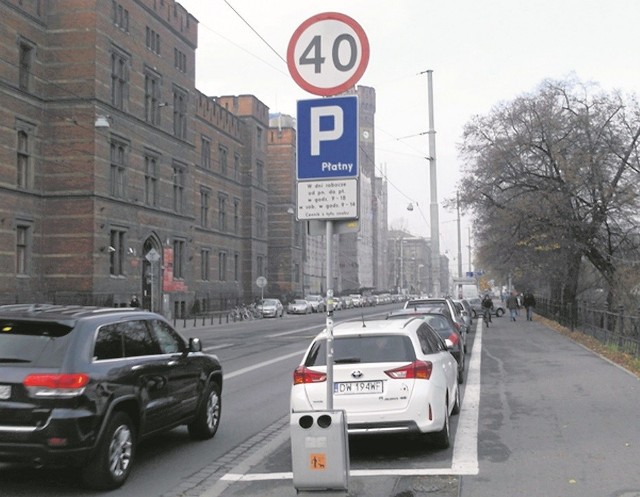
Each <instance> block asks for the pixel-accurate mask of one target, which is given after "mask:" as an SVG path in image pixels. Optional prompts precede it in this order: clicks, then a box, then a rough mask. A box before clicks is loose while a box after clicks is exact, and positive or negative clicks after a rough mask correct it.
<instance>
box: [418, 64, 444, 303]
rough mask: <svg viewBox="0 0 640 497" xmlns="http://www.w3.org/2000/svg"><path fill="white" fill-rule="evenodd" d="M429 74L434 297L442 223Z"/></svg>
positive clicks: (430, 74)
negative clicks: (440, 218) (440, 220)
mask: <svg viewBox="0 0 640 497" xmlns="http://www.w3.org/2000/svg"><path fill="white" fill-rule="evenodd" d="M424 72H426V73H427V82H428V93H429V131H428V132H427V133H428V134H429V157H428V159H429V182H430V192H431V205H430V207H431V271H432V274H433V296H434V297H439V296H440V293H441V292H440V222H439V220H438V177H437V171H436V130H435V128H434V124H433V71H432V70H430V69H429V70H427V71H424ZM424 72H423V73H421V74H424Z"/></svg>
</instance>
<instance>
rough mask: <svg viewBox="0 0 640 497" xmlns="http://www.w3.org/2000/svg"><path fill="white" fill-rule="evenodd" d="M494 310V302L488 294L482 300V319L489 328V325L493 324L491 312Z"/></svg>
mask: <svg viewBox="0 0 640 497" xmlns="http://www.w3.org/2000/svg"><path fill="white" fill-rule="evenodd" d="M492 310H493V300H491V297H489V294H488V293H487V294H486V295H485V296H484V298H483V299H482V318H483V319H484V324H485V326H486V327H487V328H488V327H489V323H490V322H491V311H492Z"/></svg>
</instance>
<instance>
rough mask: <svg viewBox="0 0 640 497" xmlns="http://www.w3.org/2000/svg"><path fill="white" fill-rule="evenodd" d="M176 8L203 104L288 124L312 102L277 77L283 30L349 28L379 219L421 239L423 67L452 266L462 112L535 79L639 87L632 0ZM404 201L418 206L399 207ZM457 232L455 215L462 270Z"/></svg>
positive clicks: (335, 0)
mask: <svg viewBox="0 0 640 497" xmlns="http://www.w3.org/2000/svg"><path fill="white" fill-rule="evenodd" d="M180 3H181V4H182V5H183V6H184V7H185V8H186V9H187V10H188V11H189V12H190V13H191V14H193V15H194V16H195V17H196V18H197V19H198V21H199V30H198V32H199V39H198V50H197V52H196V56H197V62H196V64H197V65H196V87H197V88H198V89H199V90H200V91H202V92H203V93H205V94H207V95H211V96H218V95H241V94H252V95H255V96H256V97H258V98H259V99H260V100H261V101H262V102H264V103H265V104H266V105H267V106H268V107H269V108H270V109H271V112H282V113H285V114H290V115H292V116H295V114H296V102H297V101H298V100H303V99H310V98H319V97H317V96H316V95H312V94H310V93H307V92H306V91H304V90H302V89H301V88H300V87H299V86H298V85H297V84H296V83H295V82H294V80H293V78H292V77H291V75H290V74H289V71H288V69H287V65H286V51H287V46H288V44H289V41H290V39H291V36H292V35H293V33H294V31H295V30H296V29H297V28H298V26H300V24H302V23H303V22H304V21H305V20H307V19H308V18H310V17H311V16H314V15H316V14H320V13H323V12H339V13H342V14H346V15H348V16H350V17H352V18H353V19H354V20H356V21H357V22H358V23H359V24H360V25H361V26H362V28H363V29H364V32H365V33H366V35H367V37H368V40H369V44H370V50H371V51H370V60H369V65H368V67H367V70H366V71H365V73H364V75H363V76H362V78H361V79H360V81H359V83H358V84H361V85H365V86H370V87H373V88H375V90H376V99H377V109H376V130H375V137H376V152H375V153H376V158H375V160H376V166H377V169H378V172H377V174H378V176H382V175H385V174H386V177H387V179H388V182H389V184H388V190H389V222H390V224H391V225H392V226H395V227H397V226H399V225H400V226H404V227H405V228H407V229H408V230H409V231H411V232H412V233H413V234H414V235H417V236H424V237H429V236H430V227H429V226H430V224H429V204H430V197H429V188H430V187H429V163H428V161H427V160H426V159H425V157H426V156H427V155H428V152H429V150H428V138H427V136H426V135H420V134H421V133H424V132H426V131H427V130H428V100H427V77H426V75H419V73H421V72H422V71H425V70H427V69H430V70H433V88H434V113H435V115H434V117H435V130H436V164H437V171H438V173H437V174H438V200H439V204H440V206H441V207H440V211H439V217H440V236H441V239H440V247H441V251H442V252H444V251H445V250H447V251H448V252H449V256H450V258H451V259H452V269H454V267H457V262H455V261H453V258H455V257H456V256H457V253H458V248H457V247H458V240H457V230H456V222H455V220H456V213H455V212H450V211H446V210H445V209H444V208H443V207H442V202H443V201H444V200H445V199H447V198H450V197H452V196H455V190H456V184H457V181H458V180H459V178H460V174H459V169H460V163H459V161H458V154H457V143H459V141H460V139H461V134H462V129H463V126H464V125H465V123H466V122H467V121H468V120H469V119H470V118H471V117H472V116H473V115H475V114H486V113H488V112H490V110H491V108H492V107H493V106H494V105H496V104H498V103H500V102H504V101H510V100H512V99H513V98H515V97H516V96H518V95H520V94H523V93H528V92H531V91H534V90H535V89H536V88H537V86H538V85H539V84H540V83H541V82H542V81H543V80H544V79H547V78H552V79H565V78H567V77H569V76H571V75H575V76H576V77H577V78H579V79H580V80H582V81H585V82H587V81H590V82H595V83H598V84H600V85H601V86H602V87H603V89H605V90H607V91H612V90H614V89H620V90H623V91H628V92H636V91H637V89H640V62H639V57H638V55H637V53H638V47H639V46H640V43H639V42H640V29H638V23H640V1H639V0H608V1H605V0H529V1H528V2H524V1H521V0H322V1H313V0H226V1H225V0H181V1H180ZM231 7H233V9H232V8H231ZM234 9H235V11H237V13H236V12H234ZM240 16H241V17H242V18H241V17H240ZM243 19H244V21H243ZM245 21H246V22H245ZM249 25H250V27H249ZM252 29H253V30H252ZM254 31H255V32H254ZM256 33H257V34H256ZM258 35H259V36H258ZM260 37H262V38H263V39H264V41H263V40H261V39H260ZM416 135H417V136H416ZM409 202H413V203H414V205H415V204H416V203H417V204H418V208H414V210H413V211H411V212H409V211H407V210H406V206H407V205H408V203H409ZM468 226H469V222H468V219H463V223H462V246H463V249H462V252H463V257H462V259H463V270H465V271H466V270H468V264H469V261H468V255H467V254H468V251H467V248H466V247H467V246H468V244H469V239H468V230H467V227H468ZM471 244H472V245H473V241H472V242H471ZM476 269H477V268H476Z"/></svg>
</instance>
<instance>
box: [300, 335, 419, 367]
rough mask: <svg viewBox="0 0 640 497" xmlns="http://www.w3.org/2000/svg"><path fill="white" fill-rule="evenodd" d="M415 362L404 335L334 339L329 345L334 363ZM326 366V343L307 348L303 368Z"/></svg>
mask: <svg viewBox="0 0 640 497" xmlns="http://www.w3.org/2000/svg"><path fill="white" fill-rule="evenodd" d="M415 359H416V354H415V351H414V350H413V345H412V344H411V340H410V339H409V337H408V336H404V335H371V336H357V337H338V338H335V339H334V342H333V362H334V363H335V364H359V363H372V362H413V361H415ZM326 364H327V341H326V340H318V341H317V342H316V343H315V344H314V345H313V347H312V348H311V350H310V352H309V355H308V356H307V360H306V362H305V365H306V366H308V367H311V366H326Z"/></svg>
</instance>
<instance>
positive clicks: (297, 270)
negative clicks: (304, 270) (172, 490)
mask: <svg viewBox="0 0 640 497" xmlns="http://www.w3.org/2000/svg"><path fill="white" fill-rule="evenodd" d="M293 281H295V282H296V283H300V264H298V263H297V262H296V263H295V264H294V265H293Z"/></svg>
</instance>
